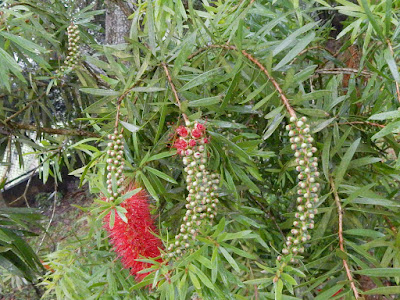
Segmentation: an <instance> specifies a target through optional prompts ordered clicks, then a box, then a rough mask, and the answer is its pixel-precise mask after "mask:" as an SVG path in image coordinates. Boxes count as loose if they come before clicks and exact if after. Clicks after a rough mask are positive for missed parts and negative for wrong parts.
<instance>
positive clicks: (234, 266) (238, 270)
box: [218, 247, 240, 272]
mask: <svg viewBox="0 0 400 300" xmlns="http://www.w3.org/2000/svg"><path fill="white" fill-rule="evenodd" d="M218 249H219V250H220V251H221V253H222V255H223V256H224V257H225V259H226V260H227V261H228V263H229V264H230V265H231V266H232V268H233V269H235V271H236V272H240V268H239V266H238V264H237V263H236V261H235V260H234V259H233V257H232V256H231V255H230V254H229V253H228V251H226V250H225V248H223V247H219V248H218Z"/></svg>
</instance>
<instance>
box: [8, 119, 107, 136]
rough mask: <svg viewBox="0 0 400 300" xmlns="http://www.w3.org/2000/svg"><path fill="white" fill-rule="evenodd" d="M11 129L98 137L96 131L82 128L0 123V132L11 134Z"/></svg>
mask: <svg viewBox="0 0 400 300" xmlns="http://www.w3.org/2000/svg"><path fill="white" fill-rule="evenodd" d="M13 129H24V130H29V131H37V132H44V133H49V134H59V135H68V136H87V137H100V135H98V134H97V133H94V132H90V131H86V130H82V129H65V128H48V127H37V126H35V125H30V124H25V123H16V122H11V121H9V122H7V123H6V124H2V123H0V130H1V133H3V134H7V135H11V134H12V130H13Z"/></svg>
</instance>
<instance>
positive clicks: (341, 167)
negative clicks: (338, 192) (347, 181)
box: [334, 138, 361, 185]
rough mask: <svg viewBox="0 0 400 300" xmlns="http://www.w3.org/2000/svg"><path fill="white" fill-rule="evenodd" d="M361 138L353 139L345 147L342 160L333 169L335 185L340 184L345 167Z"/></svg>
mask: <svg viewBox="0 0 400 300" xmlns="http://www.w3.org/2000/svg"><path fill="white" fill-rule="evenodd" d="M360 141H361V138H358V139H357V140H355V141H354V143H353V144H351V146H350V147H349V149H347V151H346V153H345V154H344V156H343V158H342V161H341V162H340V165H339V166H338V167H337V168H336V170H335V173H334V175H335V183H336V184H337V185H339V184H340V182H341V181H342V179H343V177H344V175H345V174H346V171H347V167H348V166H349V164H350V161H351V160H352V159H353V156H354V153H355V152H356V150H357V148H358V146H359V145H360Z"/></svg>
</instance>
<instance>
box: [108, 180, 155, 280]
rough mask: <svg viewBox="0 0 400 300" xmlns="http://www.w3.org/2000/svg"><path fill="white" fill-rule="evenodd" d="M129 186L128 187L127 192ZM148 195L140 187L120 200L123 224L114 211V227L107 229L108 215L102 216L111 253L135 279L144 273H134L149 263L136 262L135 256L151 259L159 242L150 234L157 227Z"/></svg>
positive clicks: (139, 278) (148, 265) (142, 276)
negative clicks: (123, 210) (123, 215)
mask: <svg viewBox="0 0 400 300" xmlns="http://www.w3.org/2000/svg"><path fill="white" fill-rule="evenodd" d="M132 189H133V188H128V190H127V192H129V191H131V190H132ZM147 201H148V195H147V193H146V192H145V191H144V190H141V191H140V192H139V193H136V194H135V195H133V196H132V197H130V198H128V199H126V200H125V201H124V202H122V203H121V206H122V207H124V208H125V209H126V210H127V212H126V215H125V216H126V218H127V220H128V221H127V223H125V222H124V221H123V220H122V219H121V218H120V217H119V215H118V214H115V222H114V227H113V228H110V225H109V220H110V214H108V215H107V216H106V217H105V218H104V221H105V225H104V227H105V228H106V229H107V231H108V232H109V234H110V240H111V244H112V245H113V246H114V250H115V252H116V253H117V254H118V256H119V257H120V258H121V262H122V265H123V266H124V268H126V269H130V273H131V275H133V276H135V279H136V281H141V280H142V279H143V278H144V277H146V276H147V274H138V272H139V271H141V270H144V269H147V268H149V267H150V266H151V264H149V263H144V262H140V261H137V259H143V258H153V257H157V256H160V248H161V247H162V242H161V240H160V239H159V238H157V237H156V236H154V234H153V233H157V229H156V227H155V225H154V220H153V218H152V216H151V214H150V210H149V204H148V202H147Z"/></svg>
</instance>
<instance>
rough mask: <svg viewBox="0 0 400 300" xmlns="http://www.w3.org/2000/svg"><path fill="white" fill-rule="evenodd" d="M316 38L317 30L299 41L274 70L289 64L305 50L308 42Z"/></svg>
mask: <svg viewBox="0 0 400 300" xmlns="http://www.w3.org/2000/svg"><path fill="white" fill-rule="evenodd" d="M314 38H315V32H314V31H313V32H311V33H310V34H308V35H307V36H306V37H305V38H303V39H301V40H300V41H298V43H297V44H296V46H294V47H293V48H292V49H291V50H290V51H289V52H288V53H287V54H286V56H285V57H284V58H282V60H281V61H280V62H279V63H278V64H277V65H276V66H275V67H274V68H273V70H274V71H276V70H279V69H280V68H282V67H283V66H285V65H287V64H288V63H289V62H290V61H291V60H292V59H293V58H295V57H296V56H297V55H298V54H299V53H300V52H301V51H303V50H304V49H305V48H306V47H307V46H308V44H310V43H311V42H312V41H313V40H314Z"/></svg>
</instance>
